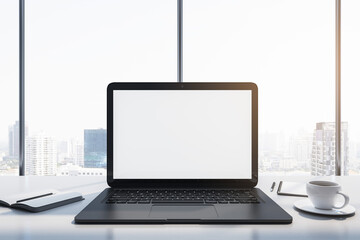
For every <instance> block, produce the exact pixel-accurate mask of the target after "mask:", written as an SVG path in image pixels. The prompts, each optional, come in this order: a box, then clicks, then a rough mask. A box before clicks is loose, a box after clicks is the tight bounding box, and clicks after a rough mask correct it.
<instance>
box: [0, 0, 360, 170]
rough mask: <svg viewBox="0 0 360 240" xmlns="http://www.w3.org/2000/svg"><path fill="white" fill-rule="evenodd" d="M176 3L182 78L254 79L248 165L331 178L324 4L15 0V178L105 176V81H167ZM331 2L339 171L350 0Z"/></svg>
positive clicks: (2, 147)
mask: <svg viewBox="0 0 360 240" xmlns="http://www.w3.org/2000/svg"><path fill="white" fill-rule="evenodd" d="M182 2H183V15H182V17H183V37H182V39H183V58H182V59H183V72H180V73H182V76H183V81H185V82H205V81H206V82H213V81H216V82H217V81H224V82H231V81H246V82H255V83H257V84H258V86H259V120H260V121H259V165H260V173H261V174H281V175H284V174H292V175H294V174H306V175H309V174H312V175H332V174H334V166H335V158H336V154H335V153H336V151H335V139H336V138H337V137H336V136H335V128H336V125H335V122H334V120H335V119H334V118H335V90H336V89H335V46H336V45H335V2H334V1H329V0H318V1H312V0H292V1H287V0H221V1H220V0H191V1H190V0H178V1H177V0H151V1H147V0H120V1H119V0H86V1H85V0H64V1H58V0H32V1H27V2H26V9H25V10H26V14H25V17H26V18H25V22H26V24H25V26H26V28H25V33H26V38H25V45H26V53H25V64H26V68H25V79H26V85H25V86H26V89H25V97H26V99H25V102H26V106H25V110H26V126H25V136H26V140H25V145H26V149H25V155H26V161H25V162H26V174H28V175H65V176H66V175H71V176H78V175H90V176H91V175H105V169H104V167H105V157H106V129H105V127H106V126H105V116H106V113H105V111H106V108H105V106H106V91H105V89H106V86H107V85H108V83H110V82H115V81H116V82H118V81H123V82H158V81H160V82H175V81H176V80H177V75H179V74H180V73H179V72H178V71H177V58H178V57H179V58H180V56H182V55H180V54H179V53H178V52H177V50H178V49H177V37H178V36H179V35H178V34H177V31H178V29H177V24H178V22H177V10H179V9H180V8H179V9H177V8H178V6H177V3H182ZM342 2H343V11H342V18H343V21H342V22H343V24H342V36H343V39H342V69H343V70H342V83H341V84H342V85H341V88H342V102H341V104H342V111H343V115H342V123H341V126H342V132H341V152H342V160H341V161H342V164H343V166H342V170H343V174H345V175H347V174H358V173H359V172H360V139H359V138H358V137H357V136H359V135H360V128H359V127H358V126H357V125H358V124H357V123H358V122H359V120H360V119H358V118H359V116H360V115H359V114H357V111H356V96H357V95H356V90H357V85H358V84H357V83H356V82H357V81H358V80H359V77H360V74H359V71H357V69H358V67H357V66H358V65H359V63H360V60H359V57H358V56H359V55H360V47H359V44H358V42H359V40H360V30H359V29H360V28H359V27H360V26H359V24H358V22H360V19H359V17H358V14H357V12H358V10H359V9H360V5H359V3H358V1H357V0H343V1H342ZM18 4H19V3H18V2H16V1H11V0H4V1H1V3H0V20H2V21H0V31H1V32H2V33H3V34H2V37H1V38H0V43H1V44H0V53H1V54H0V77H1V81H0V91H1V94H0V106H1V108H2V110H3V112H5V114H3V116H2V118H1V119H0V134H1V135H0V174H2V175H3V174H17V172H18V159H19V156H18V155H19V154H18V150H17V149H18V146H16V143H17V142H18V139H16V138H19V134H18V130H17V129H18V124H19V123H18V121H17V119H18V117H17V115H18V110H19V109H18V88H19V85H18V83H17V82H18V74H19V71H18V69H19V66H18V49H19V48H18V23H19V22H18ZM3 79H4V80H3ZM100 89H103V90H102V91H101V90H100ZM338 116H340V115H338ZM279 119H280V121H279ZM339 124H340V123H339ZM329 166H331V167H329Z"/></svg>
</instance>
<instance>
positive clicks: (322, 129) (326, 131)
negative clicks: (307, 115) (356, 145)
mask: <svg viewBox="0 0 360 240" xmlns="http://www.w3.org/2000/svg"><path fill="white" fill-rule="evenodd" d="M348 149H349V148H348V124H347V122H343V123H341V163H342V166H341V170H342V175H348V172H349V171H348ZM334 174H335V123H333V122H321V123H317V124H316V129H315V131H314V136H313V145H312V153H311V175H313V176H330V175H334Z"/></svg>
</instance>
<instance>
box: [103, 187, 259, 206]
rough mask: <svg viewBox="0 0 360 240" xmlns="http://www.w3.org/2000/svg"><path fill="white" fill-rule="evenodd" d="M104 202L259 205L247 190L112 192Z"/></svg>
mask: <svg viewBox="0 0 360 240" xmlns="http://www.w3.org/2000/svg"><path fill="white" fill-rule="evenodd" d="M105 200H106V201H105V203H106V204H152V203H203V204H206V203H208V204H253V203H259V201H258V199H257V198H256V197H255V196H254V195H252V194H251V191H249V190H114V191H113V192H112V193H111V194H110V195H109V196H108V197H107V198H106V199H105Z"/></svg>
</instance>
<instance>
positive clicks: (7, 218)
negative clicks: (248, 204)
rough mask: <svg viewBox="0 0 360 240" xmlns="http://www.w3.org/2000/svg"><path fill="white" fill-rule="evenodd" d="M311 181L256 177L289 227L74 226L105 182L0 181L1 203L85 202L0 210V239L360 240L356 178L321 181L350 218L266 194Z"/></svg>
mask: <svg viewBox="0 0 360 240" xmlns="http://www.w3.org/2000/svg"><path fill="white" fill-rule="evenodd" d="M310 179H314V178H306V177H289V176H287V177H269V176H266V177H260V180H259V184H258V187H259V188H261V189H262V190H263V191H264V192H265V193H266V194H268V195H269V196H270V197H271V198H272V199H274V200H275V201H276V202H277V203H278V204H279V205H280V206H281V207H283V208H284V209H285V210H286V211H287V212H288V213H289V214H290V215H292V216H293V223H292V224H290V225H75V224H74V216H75V215H76V214H77V213H78V212H80V211H81V210H82V209H83V208H84V207H85V206H86V205H87V204H88V203H89V202H90V201H91V200H92V199H94V198H95V197H96V196H97V195H98V194H99V193H100V192H101V191H102V190H103V189H104V188H106V187H107V184H106V181H105V178H104V177H36V176H29V177H0V181H1V185H0V198H1V196H3V195H6V194H13V193H17V192H24V191H29V190H31V191H36V190H41V189H44V188H55V189H59V190H63V191H78V192H81V193H82V194H83V196H84V197H85V200H84V201H81V202H77V203H73V204H70V205H67V206H63V207H59V208H57V209H52V210H49V211H45V212H42V213H26V212H22V211H19V210H13V209H8V208H3V207H0V239H52V240H53V239H87V240H88V239H166V240H167V239H209V240H210V239H216V240H219V239H237V240H238V239H256V240H257V239H276V240H278V239H291V240H296V239H301V240H303V239H327V240H328V239H342V240H343V239H360V212H359V210H360V192H359V190H358V187H359V184H360V176H349V177H322V178H320V179H327V180H333V181H337V182H338V183H340V184H341V185H342V188H343V192H345V193H348V194H349V196H350V204H351V205H353V206H354V207H355V208H356V210H357V212H356V214H355V216H352V217H349V218H343V219H341V218H332V217H323V216H317V215H311V214H307V213H302V212H299V211H297V210H295V209H294V208H293V203H294V202H295V201H297V200H298V199H302V198H299V197H287V196H278V195H277V194H276V193H275V191H274V192H270V187H271V184H272V182H273V181H276V182H277V184H278V183H279V181H280V180H288V181H304V182H305V181H308V180H310ZM318 179H319V178H318ZM276 189H277V186H276Z"/></svg>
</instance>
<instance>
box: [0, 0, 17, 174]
mask: <svg viewBox="0 0 360 240" xmlns="http://www.w3.org/2000/svg"><path fill="white" fill-rule="evenodd" d="M0 33H1V36H0V109H1V117H0V175H18V174H19V123H18V117H19V50H18V49H19V1H14V0H1V1H0Z"/></svg>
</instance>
